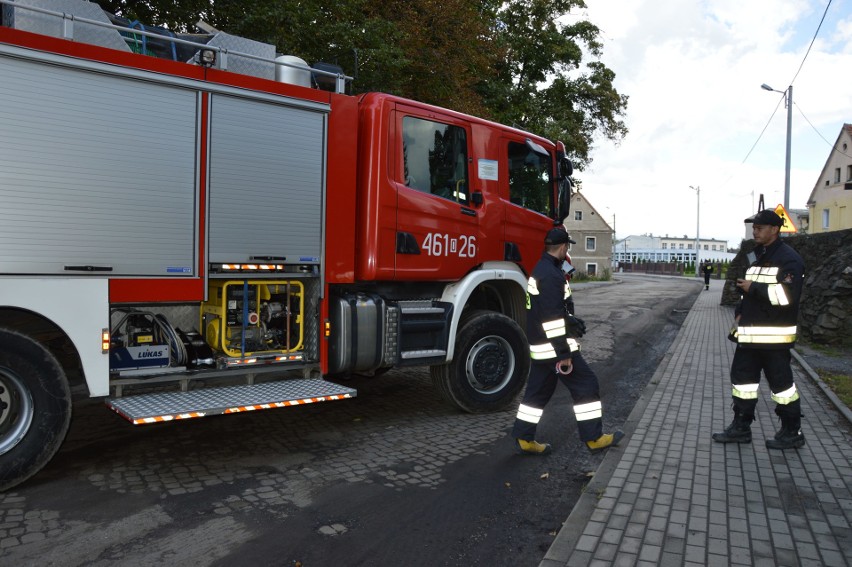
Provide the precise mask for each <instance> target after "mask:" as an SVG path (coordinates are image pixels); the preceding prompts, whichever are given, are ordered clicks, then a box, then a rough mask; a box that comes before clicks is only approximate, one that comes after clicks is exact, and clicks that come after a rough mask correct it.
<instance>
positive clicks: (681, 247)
mask: <svg viewBox="0 0 852 567" xmlns="http://www.w3.org/2000/svg"><path fill="white" fill-rule="evenodd" d="M677 247H678V248H679V249H680V250H683V242H681V243H680V244H678V245H677Z"/></svg>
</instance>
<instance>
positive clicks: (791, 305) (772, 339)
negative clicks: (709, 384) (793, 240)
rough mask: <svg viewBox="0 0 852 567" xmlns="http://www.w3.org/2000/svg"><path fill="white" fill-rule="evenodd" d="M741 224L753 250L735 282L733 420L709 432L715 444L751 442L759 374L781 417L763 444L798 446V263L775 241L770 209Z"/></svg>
mask: <svg viewBox="0 0 852 567" xmlns="http://www.w3.org/2000/svg"><path fill="white" fill-rule="evenodd" d="M745 222H752V223H753V228H752V234H753V236H754V240H755V242H756V243H757V248H755V250H754V253H755V260H754V261H753V262H752V263H751V266H750V267H749V268H748V271H747V272H746V275H745V279H738V280H737V287H738V288H739V289H740V290H741V293H742V300H741V301H740V303H739V305H737V308H736V311H735V314H736V320H737V323H736V327H735V328H734V329H732V330H731V339H732V340H735V341H736V342H737V350H736V352H735V353H734V360H733V362H732V363H731V383H732V385H733V398H734V403H733V409H734V419H733V421H732V422H731V424H730V425H729V426H728V427H727V429H725V430H724V431H722V432H719V433H714V434H713V439H714V440H715V441H718V442H720V443H750V442H751V422H752V421H754V410H755V407H756V406H757V391H758V385H759V382H760V371H761V370H763V373H764V374H765V375H766V380H767V381H768V382H769V389H770V390H771V391H772V400H773V401H775V413H776V414H777V415H778V417H780V418H781V429H780V430H779V431H778V433H776V434H775V437H774V438H773V439H767V440H766V446H767V447H768V448H770V449H792V448H796V447H801V446H803V445H804V444H805V436H804V435H802V429H801V417H802V412H801V399H800V398H799V392H798V390H797V389H796V384H795V383H793V371H792V369H791V368H790V349H791V347H792V346H793V343H795V341H796V320H797V318H798V315H799V297H800V295H801V293H802V280H803V279H804V262H803V261H802V257H801V256H799V254H798V253H797V252H796V251H795V250H793V249H792V248H791V247H790V246H788V245H787V244H786V243H785V242H783V241H782V240H781V239H780V238H779V237H778V235H779V232H780V230H781V226H782V225H783V223H784V221H783V220H782V219H781V217H780V216H778V215H777V214H775V213H774V212H773V211H769V210H763V211H760V212H759V213H757V215H755V216H754V217H751V218H748V219H746V221H745Z"/></svg>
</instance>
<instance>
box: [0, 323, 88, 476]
mask: <svg viewBox="0 0 852 567" xmlns="http://www.w3.org/2000/svg"><path fill="white" fill-rule="evenodd" d="M70 423H71V391H70V389H69V387H68V380H66V379H65V372H64V371H63V370H62V367H61V366H60V365H59V362H57V360H56V358H54V356H53V355H52V354H51V353H50V352H49V351H48V350H47V349H46V348H45V347H44V346H42V345H41V344H39V343H37V342H36V341H34V340H32V339H30V338H28V337H26V336H24V335H21V334H19V333H16V332H14V331H9V330H5V329H0V491H5V490H8V489H10V488H12V487H13V486H16V485H18V484H20V483H22V482H24V481H25V480H27V479H28V478H30V477H31V476H32V475H34V474H35V473H37V472H38V471H39V470H41V468H42V467H44V465H46V464H47V462H48V461H50V459H51V458H52V457H53V455H54V454H56V451H57V450H58V449H59V446H60V445H61V444H62V441H63V440H64V439H65V435H66V433H68V426H69V424H70Z"/></svg>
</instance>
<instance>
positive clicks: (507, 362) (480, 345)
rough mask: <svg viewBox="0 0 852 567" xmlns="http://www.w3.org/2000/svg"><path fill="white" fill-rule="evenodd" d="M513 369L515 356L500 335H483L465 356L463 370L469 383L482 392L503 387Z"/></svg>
mask: <svg viewBox="0 0 852 567" xmlns="http://www.w3.org/2000/svg"><path fill="white" fill-rule="evenodd" d="M514 369H515V357H514V354H513V353H512V349H511V347H510V345H509V343H508V342H506V340H505V339H503V338H501V337H485V338H483V339H481V340H480V341H479V342H477V343H476V345H474V347H473V348H472V349H471V351H470V355H469V356H468V357H467V363H466V365H465V372H466V374H467V380H468V382H469V383H470V385H471V386H472V387H473V388H474V389H475V390H477V391H479V392H482V393H484V394H491V393H494V392H497V391H499V390H501V389H502V388H504V387H505V386H506V384H508V383H509V380H510V379H511V377H512V372H513V371H514Z"/></svg>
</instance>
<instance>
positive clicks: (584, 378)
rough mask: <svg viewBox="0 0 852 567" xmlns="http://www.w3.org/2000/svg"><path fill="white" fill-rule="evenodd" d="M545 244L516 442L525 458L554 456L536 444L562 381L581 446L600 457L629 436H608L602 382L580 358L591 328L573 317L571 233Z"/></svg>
mask: <svg viewBox="0 0 852 567" xmlns="http://www.w3.org/2000/svg"><path fill="white" fill-rule="evenodd" d="M544 243H545V250H544V253H543V254H542V256H541V259H540V260H539V261H538V263H537V264H536V266H535V268H534V269H533V272H532V276H531V277H530V278H529V282H528V284H527V309H528V311H527V338H528V339H529V343H530V356H531V357H532V364H531V365H530V375H529V380H528V382H527V389H526V392H525V393H524V399H523V401H522V402H521V405H520V406H519V407H518V415H517V418H516V419H515V425H514V427H513V429H512V436H513V437H514V438H515V439H516V440H517V444H518V446H519V448H520V450H521V451H522V452H524V453H529V454H536V455H545V454H547V453H549V452H550V445H549V444H545V443H539V442H537V441H536V440H535V430H536V426H537V425H538V422H539V420H540V419H541V416H542V414H543V413H544V406H546V405H547V402H548V401H550V398H551V396H553V392H554V391H555V389H556V383H557V381H561V382H562V383H563V384H564V385H565V386H567V387H568V390H569V391H570V392H571V397H572V399H573V400H574V415H575V417H576V418H577V432H578V433H579V435H580V440H581V441H583V442H584V443H585V444H586V446H587V447H588V449H589V450H590V451H591V452H592V453H597V452H599V451H603V450H604V449H606V448H607V447H610V446H614V445H618V442H619V441H620V440H621V438H622V437H624V433H622V432H621V431H616V432H615V433H603V425H602V415H603V410H602V407H601V398H600V393H599V388H598V378H597V376H596V375H595V373H594V372H593V371H592V369H591V368H589V365H588V364H586V361H585V360H583V357H582V356H581V355H580V345H579V344H578V343H577V341H576V338H578V337H581V336H582V335H583V334H584V333H585V325H584V324H583V322H582V321H581V320H579V319H577V318H576V317H574V316H573V315H571V314H569V313H568V312H567V304H566V299H568V298H569V297H570V295H568V293H569V291H568V290H570V288H569V287H568V282H567V281H566V279H565V274H564V273H563V271H562V262H563V261H564V259H565V254H566V253H567V251H568V244H569V243H573V241H572V240H571V239H570V238H569V236H568V233H567V232H565V231H564V230H561V229H558V228H554V229H552V230H550V231H549V232H548V233H547V236H546V237H545V240H544ZM572 307H573V305H572Z"/></svg>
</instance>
